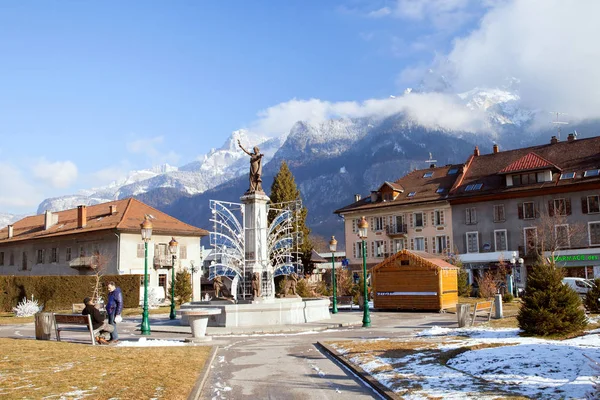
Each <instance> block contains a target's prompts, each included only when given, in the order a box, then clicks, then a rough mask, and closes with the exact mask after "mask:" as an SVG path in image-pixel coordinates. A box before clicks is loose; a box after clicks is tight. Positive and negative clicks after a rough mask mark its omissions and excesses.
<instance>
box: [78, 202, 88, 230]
mask: <svg viewBox="0 0 600 400" xmlns="http://www.w3.org/2000/svg"><path fill="white" fill-rule="evenodd" d="M86 225H87V207H86V206H77V227H78V228H85V226H86Z"/></svg>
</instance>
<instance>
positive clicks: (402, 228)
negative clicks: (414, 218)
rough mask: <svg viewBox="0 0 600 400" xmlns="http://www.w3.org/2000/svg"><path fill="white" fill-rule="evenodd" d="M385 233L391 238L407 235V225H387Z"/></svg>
mask: <svg viewBox="0 0 600 400" xmlns="http://www.w3.org/2000/svg"><path fill="white" fill-rule="evenodd" d="M385 231H386V233H387V234H388V235H389V236H394V235H406V232H407V230H406V224H402V225H387V226H386V227H385Z"/></svg>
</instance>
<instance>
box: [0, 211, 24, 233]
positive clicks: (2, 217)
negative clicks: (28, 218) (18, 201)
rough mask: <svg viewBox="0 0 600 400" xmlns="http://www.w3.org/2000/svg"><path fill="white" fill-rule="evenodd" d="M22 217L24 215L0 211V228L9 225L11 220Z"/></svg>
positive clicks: (14, 220)
mask: <svg viewBox="0 0 600 400" xmlns="http://www.w3.org/2000/svg"><path fill="white" fill-rule="evenodd" d="M23 217H24V215H15V214H3V213H0V229H2V228H4V227H5V226H6V225H10V224H12V223H13V222H16V221H18V220H20V219H21V218H23Z"/></svg>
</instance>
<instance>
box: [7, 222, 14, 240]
mask: <svg viewBox="0 0 600 400" xmlns="http://www.w3.org/2000/svg"><path fill="white" fill-rule="evenodd" d="M14 234H15V230H14V227H13V226H12V225H9V226H8V238H9V239H10V238H12V237H13V236H14Z"/></svg>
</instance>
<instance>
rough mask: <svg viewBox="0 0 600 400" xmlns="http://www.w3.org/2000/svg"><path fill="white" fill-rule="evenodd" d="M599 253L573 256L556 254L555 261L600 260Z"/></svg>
mask: <svg viewBox="0 0 600 400" xmlns="http://www.w3.org/2000/svg"><path fill="white" fill-rule="evenodd" d="M599 260H600V255H598V254H573V255H572V256H555V257H554V262H569V261H599Z"/></svg>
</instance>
